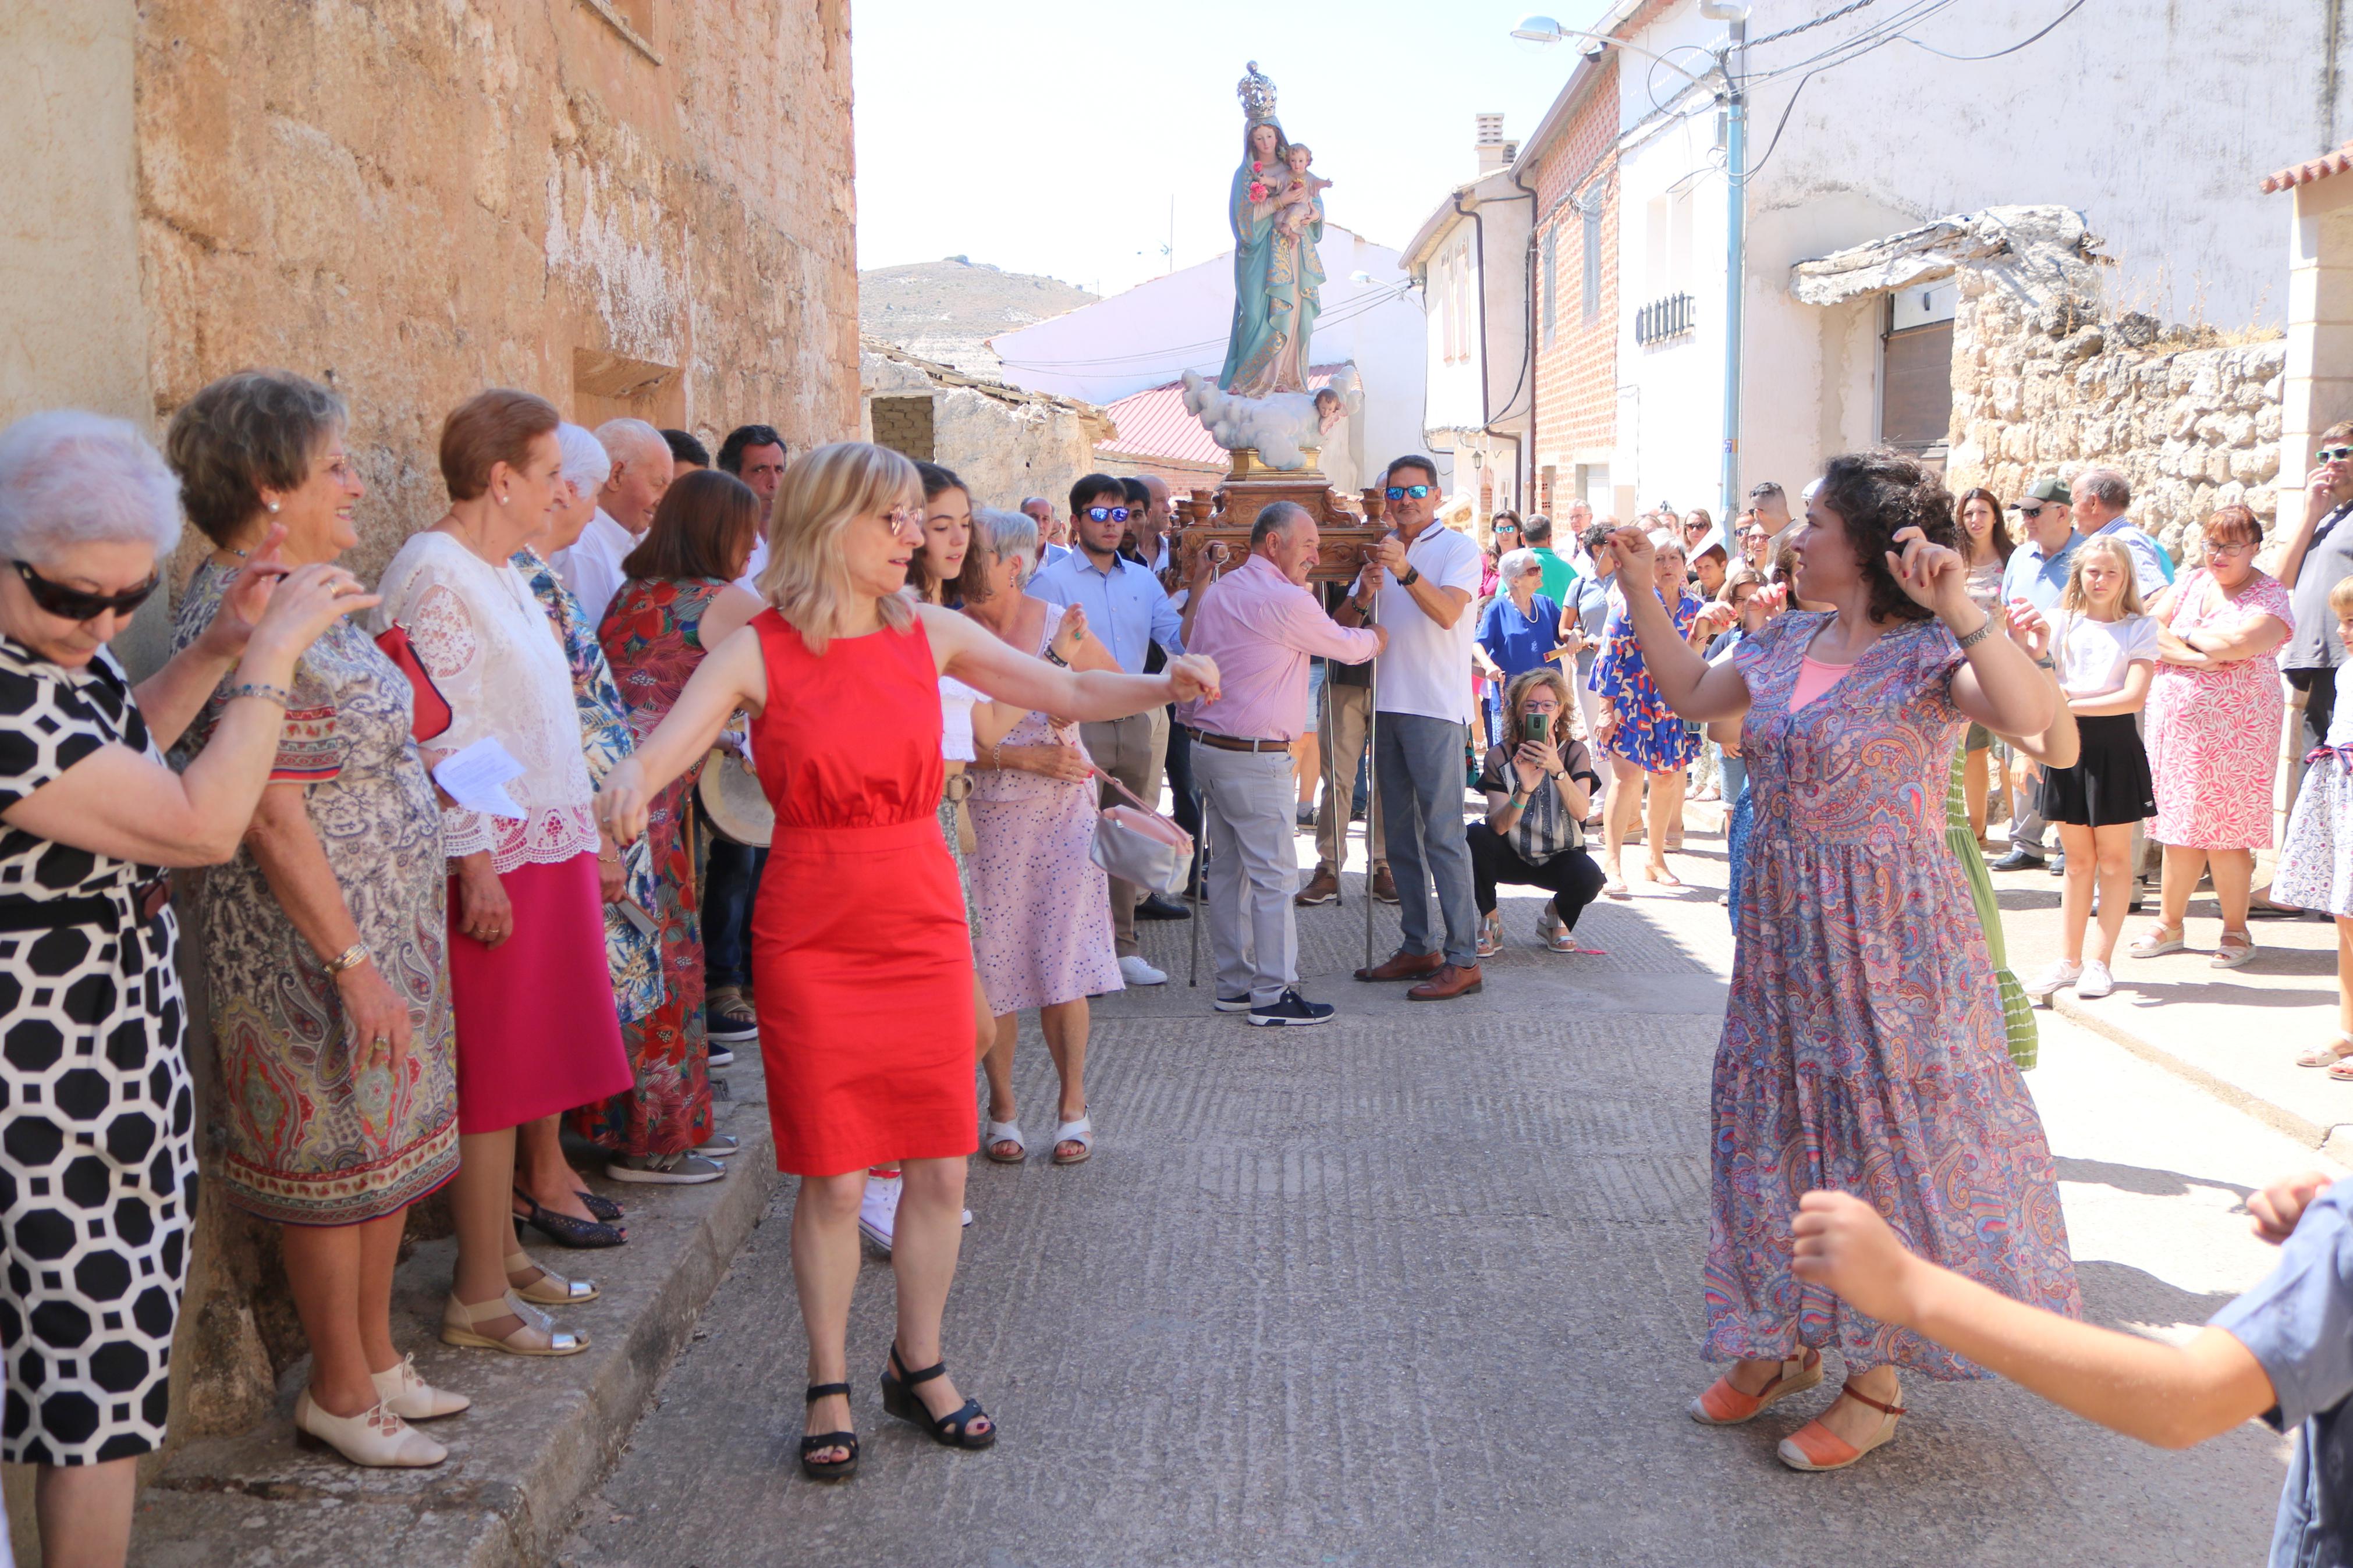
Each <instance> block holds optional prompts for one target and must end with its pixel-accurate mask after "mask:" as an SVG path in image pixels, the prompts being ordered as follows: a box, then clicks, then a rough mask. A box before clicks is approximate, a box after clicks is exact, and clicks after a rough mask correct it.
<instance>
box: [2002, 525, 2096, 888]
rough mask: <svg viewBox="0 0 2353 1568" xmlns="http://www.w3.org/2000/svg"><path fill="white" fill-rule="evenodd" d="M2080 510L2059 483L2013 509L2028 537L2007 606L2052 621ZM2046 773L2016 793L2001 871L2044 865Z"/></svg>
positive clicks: (2006, 571)
mask: <svg viewBox="0 0 2353 1568" xmlns="http://www.w3.org/2000/svg"><path fill="white" fill-rule="evenodd" d="M2074 506H2075V497H2074V493H2073V491H2071V490H2070V489H2068V488H2067V481H2066V480H2064V479H2043V480H2041V481H2039V482H2038V483H2037V484H2036V485H2035V486H2034V488H2033V489H2030V490H2028V491H2027V492H2026V494H2025V496H2024V498H2023V499H2021V500H2015V501H2012V502H2011V503H2010V510H2013V511H2015V512H2017V513H2018V515H2019V519H2020V521H2022V522H2023V523H2024V524H2025V525H2026V526H2025V529H2024V532H2025V535H2026V537H2025V539H2024V540H2023V541H2021V542H2020V544H2019V546H2018V548H2017V549H2016V550H2013V551H2011V552H2010V564H2008V565H2007V566H2005V567H2003V568H2002V573H2001V602H2002V603H2003V604H2005V605H2007V604H2009V603H2010V602H2011V601H2012V600H2015V599H2023V600H2025V601H2026V602H2027V603H2028V604H2030V605H2033V606H2034V607H2035V608H2036V609H2038V610H2041V611H2042V613H2043V614H2044V615H2046V616H2047V615H2049V614H2050V613H2051V612H2052V610H2053V609H2055V608H2056V607H2057V606H2058V604H2059V595H2061V594H2062V593H2063V592H2064V591H2065V589H2066V586H2067V574H2068V573H2069V572H2070V571H2071V570H2073V562H2074V559H2075V547H2076V546H2077V545H2079V544H2081V543H2083V542H2084V536H2083V535H2082V534H2080V533H2078V532H2076V531H2075V514H2074ZM2041 771H2042V770H2041V769H2040V768H2039V767H2038V766H2037V765H2036V764H2034V763H2027V764H2026V781H2025V783H2024V784H2023V785H2022V786H2021V787H2020V788H2018V789H2014V790H2012V791H2010V795H2011V796H2012V797H2013V798H2014V800H2015V802H2016V805H2014V807H2013V808H2012V810H2011V811H2010V849H2009V852H2008V853H2006V854H2004V855H2003V856H2002V857H2001V858H2000V859H1998V860H1995V861H1994V862H1993V863H1992V864H1993V868H1994V869H1995V870H1997V871H2023V870H2025V869H2027V868H2029V867H2031V866H2040V865H2042V863H2043V858H2044V854H2045V851H2044V849H2043V845H2042V837H2043V834H2044V833H2045V831H2047V828H2046V825H2045V824H2044V822H2043V820H2042V812H2041V811H2040V810H2039V809H2038V808H2037V807H2036V805H2035V798H2036V796H2037V795H2038V794H2039V793H2040V791H2039V789H2038V788H2037V784H2036V779H2037V775H2038V774H2039V773H2041Z"/></svg>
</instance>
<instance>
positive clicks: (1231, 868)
mask: <svg viewBox="0 0 2353 1568" xmlns="http://www.w3.org/2000/svg"><path fill="white" fill-rule="evenodd" d="M1193 783H1194V784H1195V786H1196V787H1197V788H1198V789H1199V790H1200V792H1201V826H1202V831H1203V834H1204V837H1205V838H1206V840H1207V842H1206V844H1205V846H1204V848H1205V854H1206V858H1205V859H1204V860H1203V862H1202V866H1201V883H1202V890H1203V893H1204V895H1205V896H1206V900H1207V901H1206V902H1205V903H1204V905H1203V906H1202V907H1203V910H1204V912H1205V913H1206V914H1207V915H1208V921H1209V951H1210V952H1211V953H1213V954H1214V955H1215V956H1216V958H1217V963H1218V994H1219V995H1220V996H1240V995H1241V994H1244V993H1245V992H1247V993H1248V994H1249V995H1250V1001H1251V1002H1252V1003H1253V1004H1255V1005H1259V1006H1271V1005H1274V1004H1275V1003H1277V1002H1279V1001H1281V1000H1282V994H1283V992H1285V991H1286V990H1288V989H1290V988H1291V987H1292V986H1293V985H1295V984H1298V983H1299V930H1298V927H1297V926H1295V925H1293V923H1292V904H1291V895H1292V894H1293V892H1295V891H1296V890H1297V889H1298V887H1299V864H1298V850H1297V849H1296V848H1295V847H1293V841H1292V835H1293V828H1294V825H1293V820H1292V813H1293V809H1294V806H1295V805H1296V803H1297V801H1298V799H1299V785H1298V784H1297V782H1296V781H1295V780H1294V779H1293V776H1292V771H1291V753H1290V752H1229V751H1224V750H1221V749H1220V748H1219V747H1216V746H1205V745H1203V744H1201V743H1200V742H1198V741H1197V742H1194V743H1193Z"/></svg>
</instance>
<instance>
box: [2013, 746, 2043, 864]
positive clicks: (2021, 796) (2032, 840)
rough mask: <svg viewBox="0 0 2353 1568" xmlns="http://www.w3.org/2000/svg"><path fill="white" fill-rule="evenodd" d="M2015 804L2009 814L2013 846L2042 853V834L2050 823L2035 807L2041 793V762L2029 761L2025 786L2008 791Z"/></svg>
mask: <svg viewBox="0 0 2353 1568" xmlns="http://www.w3.org/2000/svg"><path fill="white" fill-rule="evenodd" d="M2010 794H2011V795H2013V796H2015V797H2016V805H2014V807H2013V808H2012V809H2011V811H2010V846H2011V847H2013V848H2019V849H2031V850H2033V851H2034V852H2035V853H2036V854H2038V855H2040V854H2042V836H2043V834H2044V833H2045V832H2046V831H2047V830H2048V829H2049V826H2050V824H2048V823H2046V822H2044V821H2043V820H2042V812H2040V811H2038V810H2037V809H2035V800H2036V798H2037V797H2038V796H2039V795H2041V794H2042V763H2031V764H2030V765H2029V766H2028V768H2027V771H2026V787H2025V788H2024V789H2014V790H2012V791H2010Z"/></svg>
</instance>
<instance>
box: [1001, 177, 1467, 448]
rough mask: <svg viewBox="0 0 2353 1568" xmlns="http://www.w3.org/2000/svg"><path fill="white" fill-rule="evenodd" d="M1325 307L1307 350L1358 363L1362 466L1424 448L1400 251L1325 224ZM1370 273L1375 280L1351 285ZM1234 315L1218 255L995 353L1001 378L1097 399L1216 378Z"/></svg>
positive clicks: (1411, 303) (1410, 303)
mask: <svg viewBox="0 0 2353 1568" xmlns="http://www.w3.org/2000/svg"><path fill="white" fill-rule="evenodd" d="M1317 255H1318V257H1319V258H1321V259H1322V261H1323V263H1324V286H1323V295H1322V297H1323V305H1324V308H1323V311H1322V313H1321V315H1320V316H1319V317H1318V318H1317V320H1316V323H1315V331H1314V337H1313V338H1312V339H1311V340H1310V341H1309V343H1308V349H1309V353H1310V354H1311V356H1312V357H1313V359H1314V362H1315V363H1317V364H1337V363H1342V362H1345V361H1353V362H1355V363H1356V371H1357V374H1358V376H1359V377H1360V378H1361V380H1362V382H1363V384H1364V389H1365V414H1364V419H1363V426H1364V427H1363V430H1362V432H1361V435H1362V441H1363V448H1364V458H1365V460H1366V462H1367V463H1369V464H1372V465H1375V466H1378V465H1382V464H1385V463H1386V462H1387V461H1388V458H1390V457H1393V456H1396V455H1397V454H1399V453H1403V452H1412V451H1419V449H1420V447H1421V443H1422V434H1421V432H1422V400H1423V395H1424V392H1425V390H1426V384H1427V382H1428V379H1429V368H1430V367H1429V358H1428V352H1427V346H1426V333H1425V330H1424V325H1423V321H1422V313H1421V302H1420V300H1419V297H1418V296H1416V295H1415V294H1413V293H1411V292H1409V291H1408V290H1407V289H1405V287H1404V284H1405V280H1406V279H1405V274H1404V272H1403V271H1402V270H1401V269H1400V268H1399V267H1398V253H1397V252H1396V251H1394V250H1392V249H1390V248H1389V247H1387V246H1385V245H1376V244H1374V243H1373V242H1372V241H1371V240H1368V239H1366V238H1365V237H1363V236H1362V235H1359V234H1355V233H1352V232H1350V231H1349V230H1347V229H1345V228H1342V227H1340V226H1338V225H1336V224H1330V223H1327V224H1325V225H1324V240H1323V243H1322V244H1321V245H1320V246H1319V247H1317ZM1357 272H1363V273H1365V274H1366V276H1367V277H1368V279H1370V281H1369V282H1366V283H1361V284H1360V283H1356V282H1353V281H1351V278H1352V276H1353V275H1354V274H1356V273H1357ZM1233 318H1234V262H1233V254H1232V252H1230V251H1229V252H1227V253H1226V254H1225V255H1223V256H1220V257H1219V258H1216V259H1215V260H1211V261H1204V262H1202V263H1201V264H1200V265H1198V266H1197V267H1187V268H1180V269H1178V270H1177V271H1175V272H1172V273H1170V274H1168V275H1167V276H1166V277H1165V278H1155V279H1152V280H1151V281H1150V282H1148V283H1139V284H1137V285H1136V286H1135V287H1134V288H1133V289H1128V290H1126V291H1125V292H1124V293H1120V294H1114V295H1113V296H1112V297H1111V298H1109V299H1107V300H1096V301H1095V302H1094V303H1093V304H1091V305H1082V306H1080V307H1079V308H1078V309H1077V310H1071V311H1067V312H1065V313H1064V314H1062V315H1060V316H1056V317H1054V318H1052V319H1051V320H1050V321H1039V322H1037V323H1035V324H1033V325H1030V326H1027V327H1020V328H1017V329H1016V330H1014V331H1009V332H1000V333H998V334H997V336H996V337H993V338H991V339H990V340H989V346H990V347H991V348H992V349H994V350H995V351H996V353H997V358H998V359H999V360H1000V361H1001V362H1003V364H1004V367H1005V368H1004V376H1005V379H1006V380H1007V381H1008V382H1009V383H1011V384H1013V385H1015V386H1020V387H1026V388H1029V390H1031V391H1034V392H1050V393H1054V394H1056V395H1060V396H1063V397H1075V398H1078V399H1080V400H1081V401H1082V402H1087V403H1093V404H1098V405H1101V404H1107V403H1115V402H1117V401H1118V400H1119V399H1121V398H1123V397H1125V396H1127V395H1129V394H1131V393H1136V392H1142V391H1143V390H1145V388H1146V387H1152V386H1160V385H1163V384H1166V383H1168V382H1172V381H1174V380H1176V378H1177V376H1178V375H1180V374H1183V373H1184V372H1186V371H1187V370H1194V371H1198V372H1200V373H1201V374H1204V375H1210V376H1214V375H1216V374H1218V371H1219V367H1220V366H1221V365H1223V364H1224V363H1225V358H1226V337H1227V334H1228V332H1229V331H1230V330H1231V329H1232V326H1233Z"/></svg>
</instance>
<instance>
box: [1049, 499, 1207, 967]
mask: <svg viewBox="0 0 2353 1568" xmlns="http://www.w3.org/2000/svg"><path fill="white" fill-rule="evenodd" d="M1131 510H1132V509H1131V508H1130V507H1129V506H1128V503H1127V490H1126V488H1125V487H1124V485H1122V484H1121V483H1120V481H1119V480H1117V479H1113V478H1112V477H1111V476H1110V475H1109V474H1089V475H1087V476H1086V477H1085V478H1084V479H1081V480H1080V481H1079V482H1078V483H1077V484H1074V485H1072V486H1071V536H1072V537H1073V538H1074V539H1075V540H1076V541H1077V542H1078V548H1076V549H1075V550H1072V551H1071V552H1070V553H1069V554H1068V555H1065V556H1063V557H1062V558H1061V559H1060V560H1059V561H1056V562H1054V563H1052V564H1050V565H1049V566H1045V567H1043V568H1041V569H1040V570H1039V573H1038V574H1037V575H1036V576H1034V577H1032V578H1031V579H1030V580H1029V592H1030V593H1032V594H1035V595H1037V596H1038V597H1039V598H1041V599H1043V600H1045V601H1046V602H1047V603H1049V604H1053V605H1076V606H1077V607H1078V608H1080V609H1081V610H1083V611H1084V612H1086V617H1087V632H1088V635H1089V636H1091V637H1099V638H1101V639H1102V640H1103V646H1104V647H1107V648H1109V649H1110V650H1111V656H1112V658H1114V659H1116V660H1117V661H1118V662H1119V667H1120V668H1122V669H1124V670H1125V671H1127V673H1128V674H1130V675H1142V674H1143V673H1144V660H1145V655H1147V654H1149V653H1150V652H1151V651H1152V645H1153V644H1154V643H1158V644H1159V645H1160V647H1161V648H1162V649H1163V650H1164V651H1165V652H1166V654H1167V655H1168V657H1169V658H1176V656H1177V655H1178V654H1181V653H1183V652H1184V651H1185V639H1184V629H1183V628H1184V617H1183V616H1179V615H1178V614H1177V612H1176V605H1173V604H1171V603H1170V602H1169V600H1168V595H1167V594H1166V592H1164V591H1163V590H1162V588H1161V586H1160V579H1159V578H1157V577H1155V576H1154V575H1153V574H1152V573H1151V572H1150V571H1149V570H1148V569H1146V568H1145V567H1143V566H1140V565H1137V564H1136V563H1134V562H1133V561H1127V560H1124V559H1122V557H1121V555H1120V553H1119V542H1120V540H1121V539H1122V538H1123V537H1124V536H1125V534H1126V532H1127V525H1128V518H1129V515H1130V512H1131ZM1079 738H1080V739H1081V740H1082V741H1083V742H1086V748H1087V754H1088V755H1089V756H1091V757H1092V758H1093V759H1094V761H1095V765H1096V766H1097V767H1099V768H1101V769H1103V771H1104V772H1105V773H1109V774H1111V775H1112V777H1113V778H1115V779H1117V780H1119V782H1120V783H1122V784H1125V785H1126V786H1127V787H1128V788H1129V789H1131V790H1133V791H1134V792H1135V795H1136V797H1137V798H1138V799H1140V800H1142V801H1144V802H1145V803H1146V804H1147V805H1158V804H1159V801H1160V773H1161V769H1162V768H1163V766H1164V765H1165V764H1166V761H1167V757H1168V710H1166V709H1165V708H1155V709H1154V710H1152V711H1150V712H1149V713H1136V714H1133V715H1131V716H1129V717H1128V718H1125V719H1120V720H1116V721H1111V722H1107V723H1100V724H1082V725H1080V726H1079ZM1118 799H1119V797H1118V795H1117V794H1116V792H1114V791H1113V789H1112V788H1111V786H1110V785H1108V784H1105V785H1104V786H1103V805H1114V804H1116V803H1117V802H1118ZM1143 896H1144V889H1141V888H1138V887H1137V886H1136V885H1135V884H1134V883H1133V882H1123V881H1119V880H1117V879H1113V882H1112V884H1111V925H1112V938H1113V942H1114V944H1115V945H1116V946H1117V948H1118V950H1119V973H1120V977H1121V978H1122V979H1124V980H1125V981H1126V982H1127V984H1130V985H1162V984H1166V983H1167V980H1168V976H1167V975H1166V973H1163V972H1162V971H1160V970H1158V969H1155V968H1154V967H1153V966H1152V965H1151V964H1149V963H1145V960H1144V957H1143V955H1142V954H1141V953H1139V952H1137V951H1136V943H1135V906H1136V902H1137V900H1140V899H1142V898H1143Z"/></svg>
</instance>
